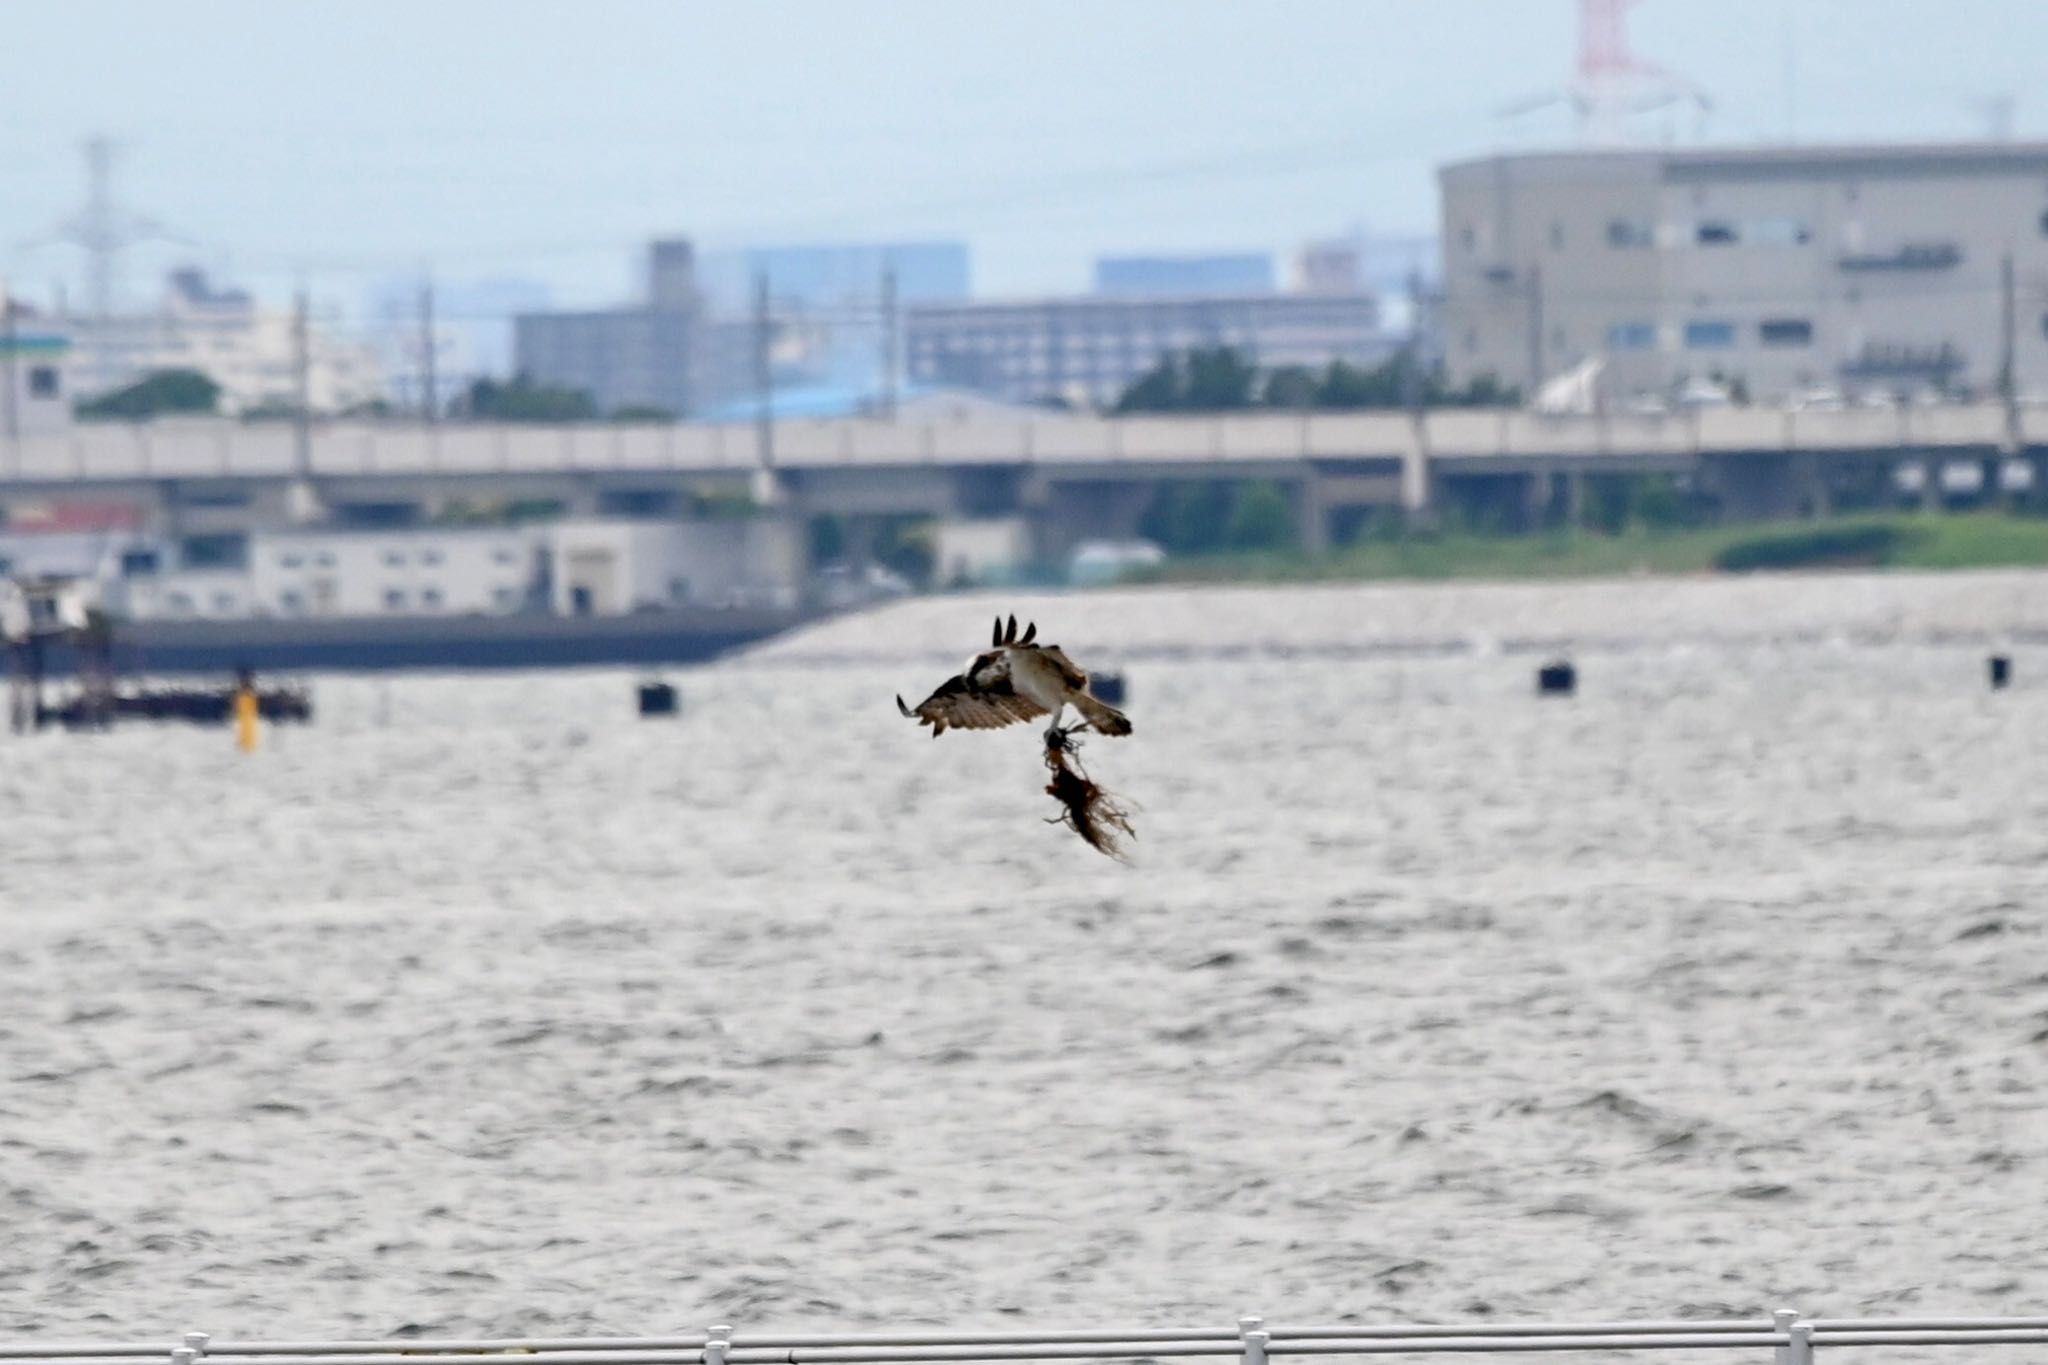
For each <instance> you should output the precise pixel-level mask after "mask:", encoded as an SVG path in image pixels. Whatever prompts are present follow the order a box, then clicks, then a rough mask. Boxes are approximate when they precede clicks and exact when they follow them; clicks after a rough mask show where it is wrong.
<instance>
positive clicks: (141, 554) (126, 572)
mask: <svg viewBox="0 0 2048 1365" xmlns="http://www.w3.org/2000/svg"><path fill="white" fill-rule="evenodd" d="M161 567H162V558H161V556H159V555H158V554H157V552H156V551H155V550H123V551H121V577H123V578H147V577H149V576H150V575H152V574H154V573H155V572H156V571H157V570H158V569H159V568H161ZM6 568H7V566H6V565H5V564H0V573H4V572H6Z"/></svg>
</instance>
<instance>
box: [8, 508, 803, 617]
mask: <svg viewBox="0 0 2048 1365" xmlns="http://www.w3.org/2000/svg"><path fill="white" fill-rule="evenodd" d="M799 549H800V546H799V545H798V544H797V541H796V532H795V530H794V529H793V528H792V527H790V526H789V525H788V524H787V523H785V522H782V521H779V520H774V519H768V518H732V519H724V520H716V519H713V520H696V521H631V520H624V519H609V518H604V519H600V518H570V519H564V520H559V521H550V522H545V523H537V524H534V525H529V526H489V527H467V526H449V527H411V528H406V529H393V530H388V531H369V530H344V529H329V528H305V529H280V530H257V531H253V532H251V533H249V534H248V535H247V537H246V539H245V540H244V541H243V542H242V546H241V549H240V551H239V554H238V562H234V563H227V564H205V563H197V562H193V561H190V560H189V559H186V558H183V557H181V555H180V552H179V549H178V544H177V542H176V541H174V540H170V539H158V538H155V537H152V536H149V535H147V534H144V533H143V532H141V531H140V530H136V529H131V528H127V527H119V528H116V527H109V528H107V529H103V530H96V531H93V532H50V531H43V530H37V529H34V528H32V527H31V528H27V529H23V530H20V531H15V532H11V533H0V573H8V574H23V575H54V576H61V577H81V578H92V579H97V580H99V581H101V583H102V584H103V592H102V597H103V600H104V601H105V602H106V603H107V605H108V606H109V607H110V608H111V609H113V610H114V611H116V612H118V613H119V614H121V615H123V616H128V617H132V618H135V619H138V620H147V619H162V618H173V619H231V618H239V617H247V616H265V617H282V618H312V617H365V616H465V615H506V614H510V613H513V612H522V611H537V612H548V613H554V614H558V615H563V616H618V615H624V614H626V613H629V612H640V611H657V610H662V609H665V608H672V607H685V606H762V605H789V604H790V603H792V602H793V601H794V599H795V595H796V585H797V584H798V583H799V582H800V576H801V571H800V561H799V558H798V553H797V552H798V550H799Z"/></svg>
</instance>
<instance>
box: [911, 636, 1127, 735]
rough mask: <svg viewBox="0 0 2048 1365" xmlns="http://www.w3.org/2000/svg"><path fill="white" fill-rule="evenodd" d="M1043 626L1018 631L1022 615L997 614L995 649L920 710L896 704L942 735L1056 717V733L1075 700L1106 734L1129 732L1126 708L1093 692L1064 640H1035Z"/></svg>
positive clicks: (979, 656)
mask: <svg viewBox="0 0 2048 1365" xmlns="http://www.w3.org/2000/svg"><path fill="white" fill-rule="evenodd" d="M1037 638H1038V626H1037V624H1036V623H1034V624H1032V625H1031V626H1030V627H1029V628H1028V629H1026V630H1025V632H1024V634H1023V637H1022V638H1019V637H1018V635H1017V618H1016V617H1014V616H1012V617H1011V618H1010V620H1009V623H1008V625H1005V624H1004V622H1003V618H1002V617H1000V616H998V617H997V618H996V629H995V638H994V640H993V641H992V642H991V644H992V648H990V649H988V650H986V651H984V652H982V653H980V654H977V655H975V656H974V661H973V662H972V663H970V664H968V665H967V668H966V670H965V671H964V672H962V673H960V674H959V675H958V676H957V677H952V678H948V679H946V681H945V682H943V683H940V684H939V688H938V690H937V691H936V692H934V693H932V694H931V695H930V696H929V697H926V698H925V699H924V700H923V701H922V702H919V703H918V705H917V707H916V708H915V709H912V708H911V707H908V706H905V705H904V704H903V698H902V697H900V696H899V697H897V698H896V709H897V710H899V711H901V712H902V713H903V714H904V715H906V716H909V717H911V718H912V719H913V720H916V721H917V722H919V723H920V724H923V725H929V726H931V728H932V738H933V739H937V738H938V737H939V736H940V735H942V734H944V733H945V732H946V731H947V730H1000V729H1002V728H1003V727H1004V726H1005V725H1013V724H1015V723H1016V722H1018V721H1020V720H1035V719H1036V718H1038V717H1039V716H1051V717H1052V728H1051V729H1050V730H1048V731H1047V736H1048V743H1050V742H1051V739H1050V737H1051V736H1052V735H1053V734H1055V733H1060V724H1059V721H1060V709H1061V708H1062V707H1064V706H1067V705H1069V704H1071V705H1072V706H1073V708H1074V709H1075V710H1076V711H1079V712H1080V713H1081V718H1082V719H1083V720H1084V721H1085V722H1086V723H1087V724H1089V725H1091V726H1093V727H1094V728H1095V729H1097V730H1099V731H1101V732H1102V733H1103V734H1105V735H1128V734H1129V733H1130V732H1131V721H1130V718H1129V717H1128V716H1126V715H1125V714H1124V713H1123V712H1121V711H1119V710H1117V709H1116V708H1115V707H1114V706H1111V705H1110V704H1109V703H1107V702H1105V701H1100V700H1098V699H1096V698H1095V697H1094V696H1093V695H1091V694H1090V693H1089V691H1088V675H1087V674H1086V673H1083V672H1082V671H1081V670H1080V669H1079V668H1077V667H1075V665H1074V661H1073V660H1072V659H1069V658H1068V657H1067V656H1066V655H1065V654H1064V653H1062V652H1061V651H1060V647H1059V646H1058V645H1040V644H1034V643H1032V642H1033V641H1034V640H1036V639H1037Z"/></svg>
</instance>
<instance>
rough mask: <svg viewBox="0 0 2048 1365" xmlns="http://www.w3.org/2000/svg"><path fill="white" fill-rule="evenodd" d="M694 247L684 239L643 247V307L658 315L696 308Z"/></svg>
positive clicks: (683, 311)
mask: <svg viewBox="0 0 2048 1365" xmlns="http://www.w3.org/2000/svg"><path fill="white" fill-rule="evenodd" d="M697 288H698V284H697V248H696V247H694V246H693V245H691V243H690V240H689V239H688V238H686V237H674V238H669V239H667V240H664V241H656V242H650V243H648V245H647V306H648V307H649V308H652V309H654V310H655V311H656V312H661V313H687V312H691V311H692V310H694V309H695V308H696V307H697V303H698V299H697Z"/></svg>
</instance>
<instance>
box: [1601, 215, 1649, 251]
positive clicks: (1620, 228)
mask: <svg viewBox="0 0 2048 1365" xmlns="http://www.w3.org/2000/svg"><path fill="white" fill-rule="evenodd" d="M1656 240H1657V234H1656V233H1655V232H1654V231H1653V230H1652V229H1651V227H1650V225H1649V224H1648V223H1638V222H1634V221H1632V220H1630V219H1627V218H1614V219H1610V220H1609V221H1608V224H1607V245H1609V246H1611V247H1617V248H1620V249H1623V250H1632V249H1635V248H1639V247H1646V246H1653V245H1655V243H1656Z"/></svg>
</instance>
